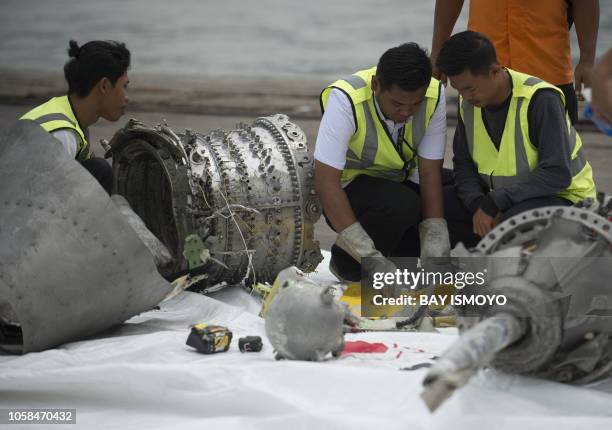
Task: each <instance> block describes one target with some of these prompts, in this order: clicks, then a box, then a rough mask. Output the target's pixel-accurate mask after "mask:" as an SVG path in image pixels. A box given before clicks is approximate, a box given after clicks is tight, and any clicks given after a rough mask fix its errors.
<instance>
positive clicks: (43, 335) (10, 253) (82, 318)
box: [0, 121, 171, 353]
mask: <svg viewBox="0 0 612 430" xmlns="http://www.w3.org/2000/svg"><path fill="white" fill-rule="evenodd" d="M0 183H1V184H2V186H1V187H0V219H2V222H1V223H0V348H1V349H4V350H8V351H10V352H14V353H27V352H33V351H42V350H44V349H48V348H52V347H55V346H57V345H59V344H62V343H65V342H70V341H75V340H80V339H83V338H85V337H88V336H91V335H93V334H96V333H99V332H101V331H103V330H105V329H108V328H110V327H113V326H115V325H118V324H120V323H122V322H123V321H125V320H127V319H128V318H130V317H132V316H134V315H136V314H139V313H141V312H144V311H147V310H149V309H152V308H153V307H154V306H155V305H157V304H158V303H159V302H161V300H162V299H163V298H164V297H165V296H166V295H167V294H168V293H169V292H170V291H171V287H170V284H168V283H167V282H166V281H164V280H163V279H162V278H161V277H160V276H159V274H158V272H157V269H156V267H155V264H154V262H153V258H152V257H151V254H150V253H149V250H148V249H147V248H146V247H145V245H144V244H143V243H142V242H141V240H140V238H139V237H138V235H137V234H136V233H135V232H134V230H133V229H132V227H131V226H130V224H129V222H128V220H127V219H126V218H125V217H124V216H123V215H122V213H121V211H120V209H119V208H117V207H116V206H115V205H114V204H113V202H112V201H111V199H110V198H109V196H108V194H106V192H105V191H104V189H102V187H101V186H100V185H99V184H98V182H97V181H96V180H95V179H94V178H93V177H92V176H91V175H90V174H89V172H87V171H86V170H85V169H83V167H82V166H81V165H80V164H79V163H78V162H76V161H75V160H73V159H70V158H68V157H66V155H65V153H64V150H63V149H62V147H61V145H60V144H58V142H57V141H56V140H55V139H54V138H53V137H52V136H51V135H49V134H48V133H46V132H45V131H43V130H42V129H41V128H40V126H39V125H37V124H36V123H34V122H32V121H19V122H17V123H16V124H15V125H14V126H13V127H12V128H11V129H10V130H8V132H7V133H5V134H4V135H3V136H2V137H0ZM17 332H18V334H19V335H18V336H17V335H16V334H17ZM13 334H15V336H13Z"/></svg>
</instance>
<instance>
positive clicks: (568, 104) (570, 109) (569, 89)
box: [557, 83, 578, 125]
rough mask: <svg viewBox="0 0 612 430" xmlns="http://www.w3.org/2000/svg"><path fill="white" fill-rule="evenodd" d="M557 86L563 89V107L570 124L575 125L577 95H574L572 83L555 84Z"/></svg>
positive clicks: (574, 90)
mask: <svg viewBox="0 0 612 430" xmlns="http://www.w3.org/2000/svg"><path fill="white" fill-rule="evenodd" d="M557 88H559V89H560V90H561V91H563V95H565V108H566V109H567V114H568V115H569V118H570V122H571V123H572V125H576V121H577V120H578V97H576V89H575V88H574V84H572V83H569V84H565V85H557Z"/></svg>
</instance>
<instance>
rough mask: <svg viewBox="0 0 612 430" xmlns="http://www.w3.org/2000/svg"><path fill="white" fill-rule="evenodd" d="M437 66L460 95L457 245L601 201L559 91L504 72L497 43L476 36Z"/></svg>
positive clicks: (452, 208)
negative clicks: (509, 221) (507, 222)
mask: <svg viewBox="0 0 612 430" xmlns="http://www.w3.org/2000/svg"><path fill="white" fill-rule="evenodd" d="M437 67H438V69H439V70H440V71H441V72H442V73H444V74H445V75H446V76H448V78H449V81H450V84H451V85H452V86H453V87H454V88H455V89H456V90H457V91H458V92H459V94H460V98H459V109H458V112H459V115H458V117H459V118H458V124H457V128H456V130H455V137H454V141H453V151H454V158H453V163H454V176H455V186H454V187H452V188H446V189H445V199H444V203H445V211H446V215H447V216H446V218H447V220H448V222H449V226H450V227H449V228H450V230H451V242H452V243H453V245H454V244H455V243H456V242H457V241H462V242H464V243H465V244H466V245H467V246H473V245H475V244H476V243H477V241H478V240H479V238H480V237H483V236H485V235H486V234H488V233H489V231H490V230H491V229H492V228H493V227H494V226H495V225H496V224H497V223H498V222H499V221H500V220H502V219H505V218H508V217H511V216H513V215H516V214H518V213H520V212H523V211H525V210H529V209H534V208H538V207H542V206H550V205H563V206H568V205H571V204H574V203H578V202H580V201H583V200H585V199H586V198H595V194H596V192H595V184H594V182H593V175H592V170H591V166H590V165H589V163H588V162H587V161H586V159H585V156H584V151H583V150H582V142H581V140H580V136H578V134H577V133H576V130H575V129H574V127H573V126H572V125H571V123H570V120H569V117H568V115H567V112H566V110H565V105H564V104H565V98H564V95H563V92H562V91H561V90H559V88H557V87H555V86H553V85H551V84H549V83H547V82H544V81H543V80H541V79H539V78H536V77H533V76H529V75H526V74H524V73H519V72H516V71H514V70H512V69H508V68H504V67H502V66H500V64H499V63H498V61H497V58H496V54H495V48H494V47H493V45H492V44H491V42H490V41H489V40H488V39H487V38H486V37H485V36H483V35H482V34H480V33H475V32H472V31H464V32H462V33H458V34H455V35H454V36H452V37H451V38H450V39H448V40H447V41H446V42H445V43H444V44H443V45H442V48H441V49H440V54H439V56H438V59H437Z"/></svg>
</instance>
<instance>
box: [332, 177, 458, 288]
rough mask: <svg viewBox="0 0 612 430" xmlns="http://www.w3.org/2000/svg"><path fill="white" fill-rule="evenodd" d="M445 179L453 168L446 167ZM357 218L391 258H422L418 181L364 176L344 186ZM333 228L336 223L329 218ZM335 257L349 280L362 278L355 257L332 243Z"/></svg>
mask: <svg viewBox="0 0 612 430" xmlns="http://www.w3.org/2000/svg"><path fill="white" fill-rule="evenodd" d="M442 177H443V182H444V183H446V182H448V181H451V180H452V179H451V178H452V171H450V170H448V169H444V170H443V175H442ZM344 191H345V192H346V195H347V197H348V200H349V202H350V204H351V208H352V209H353V213H354V214H355V217H356V218H357V221H359V223H360V224H361V226H362V227H363V228H364V230H365V231H366V232H367V233H368V235H369V236H370V237H371V238H372V240H373V241H374V245H375V246H376V249H377V250H379V251H380V252H382V254H383V255H385V256H387V257H418V256H419V254H420V252H421V244H420V241H419V230H418V225H419V223H420V222H421V195H420V193H421V191H420V187H419V185H418V184H415V183H413V182H410V181H405V182H403V183H399V182H393V181H389V180H386V179H380V178H373V177H371V176H367V175H360V176H358V177H357V178H355V179H354V180H353V181H352V182H351V183H350V184H349V185H347V186H346V187H345V188H344ZM325 219H326V220H327V223H328V224H329V226H330V227H332V229H333V226H332V225H331V223H330V222H329V220H328V219H327V216H326V217H325ZM331 253H332V259H333V260H334V261H333V262H334V264H335V265H336V267H337V268H338V270H339V271H340V272H342V274H343V275H345V277H346V278H347V279H351V280H352V279H355V280H359V279H360V277H361V267H360V265H359V263H357V262H356V261H355V260H354V259H353V257H351V256H350V255H349V254H347V253H346V252H345V251H343V250H342V249H341V248H339V247H337V246H335V245H334V246H332V249H331Z"/></svg>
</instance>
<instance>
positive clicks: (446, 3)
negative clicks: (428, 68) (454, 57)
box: [431, 0, 464, 81]
mask: <svg viewBox="0 0 612 430" xmlns="http://www.w3.org/2000/svg"><path fill="white" fill-rule="evenodd" d="M463 1H464V0H436V9H435V12H434V27H433V38H432V40H431V64H432V66H433V74H434V77H436V78H438V79H442V80H443V81H446V79H443V78H444V77H442V76H440V72H439V71H438V69H437V68H436V59H437V58H438V53H439V52H440V48H441V47H442V44H443V43H444V42H446V40H447V39H448V38H449V37H450V35H451V33H452V32H453V28H454V27H455V23H456V22H457V18H459V14H460V13H461V9H462V8H463Z"/></svg>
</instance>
